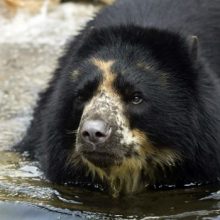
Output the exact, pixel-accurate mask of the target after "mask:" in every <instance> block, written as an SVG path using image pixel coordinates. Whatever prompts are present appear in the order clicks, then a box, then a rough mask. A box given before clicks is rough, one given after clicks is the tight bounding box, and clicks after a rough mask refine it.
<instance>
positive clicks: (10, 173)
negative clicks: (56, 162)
mask: <svg viewBox="0 0 220 220" xmlns="http://www.w3.org/2000/svg"><path fill="white" fill-rule="evenodd" d="M0 167H1V169H0V201H1V202H0V213H1V217H2V216H3V217H4V218H3V219H6V220H8V219H14V218H13V217H14V216H16V217H17V218H16V219H19V218H20V219H22V218H23V217H24V216H22V215H25V216H26V218H27V219H29V220H32V219H36V216H37V217H38V218H37V219H84V218H85V219H195V218H198V219H210V218H213V217H216V218H217V217H218V216H220V196H219V195H220V191H218V189H217V188H216V187H193V186H192V187H190V188H185V189H179V190H177V189H173V190H159V191H148V192H145V193H141V194H139V195H136V196H127V197H122V198H118V199H113V198H110V197H109V196H108V195H107V194H105V193H102V192H91V191H89V190H86V189H81V188H78V187H68V186H58V185H55V184H52V183H50V182H49V181H47V180H46V179H45V178H44V175H43V174H42V172H41V171H40V170H39V168H38V163H37V162H32V161H29V160H28V158H27V157H25V156H21V155H19V154H18V153H15V152H1V154H0ZM10 210H13V212H12V211H10ZM19 213H20V214H19ZM43 216H44V217H43Z"/></svg>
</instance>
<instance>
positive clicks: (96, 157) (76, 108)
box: [15, 0, 220, 197]
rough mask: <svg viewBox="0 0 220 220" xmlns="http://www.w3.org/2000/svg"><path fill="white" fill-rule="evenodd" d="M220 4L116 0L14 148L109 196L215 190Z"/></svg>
mask: <svg viewBox="0 0 220 220" xmlns="http://www.w3.org/2000/svg"><path fill="white" fill-rule="evenodd" d="M219 12H220V1H219V0H212V1H207V0H198V1H192V0H185V1H182V0H135V1H134V0H118V1H116V2H115V3H114V4H112V5H110V6H107V7H106V8H104V9H102V10H101V11H100V12H99V13H97V15H96V16H95V17H94V18H93V19H91V20H90V21H89V22H88V23H87V25H86V26H85V28H84V29H82V30H81V31H80V33H79V34H78V35H77V36H76V37H74V38H73V39H72V40H71V41H70V42H69V43H68V44H67V46H66V49H65V50H64V52H63V55H62V56H61V58H60V59H59V64H58V67H57V68H56V70H55V72H54V75H53V78H52V80H51V81H50V83H49V85H48V88H47V89H46V90H45V91H44V92H42V93H41V94H40V95H39V101H38V102H37V105H36V108H35V111H34V114H33V120H32V122H31V125H30V126H29V128H28V130H27V133H26V135H25V137H24V138H23V139H22V141H21V142H20V143H18V144H16V146H15V149H16V150H17V151H20V152H23V151H28V152H29V154H30V157H32V158H34V159H37V160H39V162H40V165H41V169H42V170H43V171H44V172H45V175H46V177H47V178H48V179H49V180H50V181H52V182H55V183H58V184H67V185H68V184H70V185H78V186H81V187H91V188H92V189H93V188H94V189H95V188H97V186H98V188H99V189H100V190H103V191H107V192H109V193H110V194H111V195H112V196H114V197H117V196H119V195H128V194H133V193H140V192H142V191H143V190H145V189H158V188H166V187H184V186H186V185H188V184H192V183H193V184H194V185H201V184H211V183H212V184H218V183H219V180H220V179H219V178H220V82H219V74H220V73H219V70H220V38H219V36H220V13H219Z"/></svg>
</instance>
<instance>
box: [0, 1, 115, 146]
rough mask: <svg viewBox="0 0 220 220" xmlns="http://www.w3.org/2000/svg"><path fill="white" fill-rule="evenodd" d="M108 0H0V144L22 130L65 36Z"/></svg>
mask: <svg viewBox="0 0 220 220" xmlns="http://www.w3.org/2000/svg"><path fill="white" fill-rule="evenodd" d="M110 3H112V0H87V1H86V0H78V1H70V0H69V1H68V0H0V150H7V149H10V148H11V146H12V145H13V144H14V143H16V142H18V141H19V140H20V139H21V137H22V135H23V134H24V132H25V130H26V128H27V126H28V124H29V122H30V119H31V115H32V111H33V106H34V104H35V103H36V99H37V97H38V93H39V92H40V91H42V90H43V89H45V87H46V85H47V82H48V80H49V79H50V77H51V74H52V72H53V70H54V68H55V67H56V62H57V58H58V57H59V56H60V55H61V53H62V50H63V46H64V44H65V42H66V41H68V39H70V38H72V37H73V36H75V35H76V34H77V33H78V32H79V30H80V29H81V28H82V27H83V26H84V25H85V23H86V22H87V21H88V20H89V19H90V18H92V16H93V15H94V14H95V13H96V12H97V11H98V10H100V9H101V8H102V7H104V6H105V5H107V4H110Z"/></svg>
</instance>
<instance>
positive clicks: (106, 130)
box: [81, 120, 111, 144]
mask: <svg viewBox="0 0 220 220" xmlns="http://www.w3.org/2000/svg"><path fill="white" fill-rule="evenodd" d="M110 134H111V128H110V127H109V126H108V124H107V123H106V122H105V121H103V120H88V121H85V122H84V123H83V125H82V128H81V137H82V140H84V141H85V142H89V143H93V144H99V143H104V142H106V141H107V140H108V138H109V137H110Z"/></svg>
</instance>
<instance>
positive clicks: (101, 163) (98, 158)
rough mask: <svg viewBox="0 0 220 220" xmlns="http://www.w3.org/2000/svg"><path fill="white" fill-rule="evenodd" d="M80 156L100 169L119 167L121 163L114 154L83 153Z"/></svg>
mask: <svg viewBox="0 0 220 220" xmlns="http://www.w3.org/2000/svg"><path fill="white" fill-rule="evenodd" d="M82 155H83V157H84V158H85V159H87V160H88V161H89V162H90V163H92V164H93V165H94V166H96V167H99V168H102V169H107V168H110V167H112V166H117V165H118V166H119V165H120V164H121V163H122V159H121V158H117V157H116V156H115V155H114V154H110V153H103V152H83V153H82ZM116 158H117V159H116Z"/></svg>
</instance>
